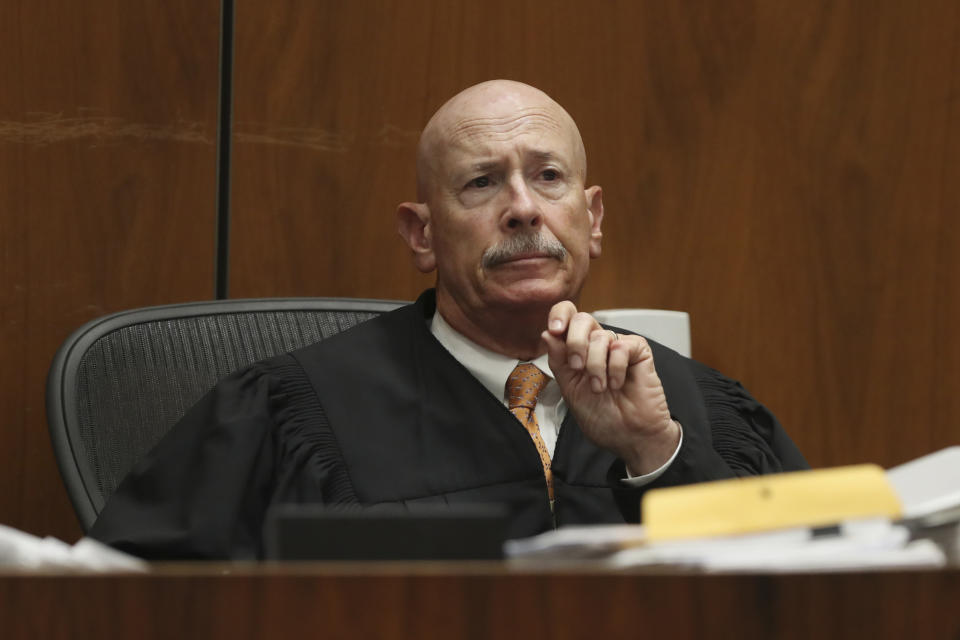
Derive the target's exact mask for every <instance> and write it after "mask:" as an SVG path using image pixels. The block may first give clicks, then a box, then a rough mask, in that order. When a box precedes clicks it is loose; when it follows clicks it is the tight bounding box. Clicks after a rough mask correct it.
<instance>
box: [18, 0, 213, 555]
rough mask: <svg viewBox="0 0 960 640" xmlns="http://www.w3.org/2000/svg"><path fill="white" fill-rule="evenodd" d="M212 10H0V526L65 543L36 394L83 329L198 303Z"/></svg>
mask: <svg viewBox="0 0 960 640" xmlns="http://www.w3.org/2000/svg"><path fill="white" fill-rule="evenodd" d="M218 32H219V2H217V1H216V0H204V1H203V2H196V1H194V0H182V1H175V2H160V1H150V2H136V3H129V2H123V1H121V0H92V1H90V2H82V3H77V2H52V1H50V2H33V1H30V2H27V1H20V0H7V1H5V2H3V3H2V5H0V59H2V60H4V64H2V65H0V86H2V87H3V91H0V291H2V293H0V362H2V366H0V415H2V416H3V417H2V420H0V523H2V524H6V525H10V526H14V527H18V528H21V529H25V530H28V531H32V532H35V533H38V534H41V535H54V536H56V537H59V538H61V539H64V540H68V541H73V540H74V539H75V538H76V537H77V536H78V535H79V533H80V529H79V526H78V525H77V522H76V518H75V516H74V515H73V510H72V508H71V506H70V505H69V502H68V500H67V497H66V492H65V490H64V489H63V485H62V481H61V479H60V475H59V472H58V471H57V468H56V466H55V463H54V458H53V454H52V449H51V445H50V438H49V436H48V432H47V426H46V420H45V412H44V381H45V377H46V373H47V367H48V366H49V364H50V361H51V359H52V357H53V354H54V352H55V350H56V348H57V347H58V346H59V344H60V343H61V342H62V341H63V339H64V338H66V337H67V335H68V334H69V333H70V332H71V331H72V330H73V329H75V328H77V327H78V326H79V325H81V324H82V323H84V322H85V321H87V320H89V319H91V318H94V317H96V316H99V315H102V314H104V313H108V312H111V311H116V310H119V309H124V308H129V307H136V306H142V305H149V304H160V303H166V302H174V301H182V300H188V299H198V298H209V297H211V296H212V293H213V273H212V271H213V263H214V260H213V247H214V235H213V222H214V213H215V212H214V206H215V205H214V194H215V135H216V125H215V123H216V106H217V86H218V81H217V55H218Z"/></svg>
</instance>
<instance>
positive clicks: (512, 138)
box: [425, 100, 602, 309]
mask: <svg viewBox="0 0 960 640" xmlns="http://www.w3.org/2000/svg"><path fill="white" fill-rule="evenodd" d="M457 116H458V117H454V118H450V121H449V122H448V123H445V126H444V127H443V129H442V136H441V137H440V141H441V142H440V143H439V144H437V145H435V153H433V154H432V157H431V159H430V162H429V165H430V173H431V175H430V176H429V180H428V184H429V187H428V193H427V194H425V195H426V201H427V206H428V208H429V213H430V215H429V224H428V230H427V232H428V234H429V238H430V244H431V248H432V251H433V258H434V259H435V261H436V268H437V271H438V277H437V287H438V295H439V296H443V295H449V296H450V297H451V298H452V299H454V300H455V301H456V302H457V303H458V305H459V306H460V307H461V308H462V309H476V308H490V307H501V308H508V307H511V306H514V307H516V306H524V305H530V304H538V305H539V304H553V303H555V302H558V301H560V300H566V299H576V298H577V297H578V296H579V293H580V289H581V288H582V286H583V283H584V280H585V279H586V276H587V271H588V268H589V261H590V258H592V257H597V256H598V255H599V254H600V218H601V216H602V205H601V203H600V190H599V188H598V187H592V188H591V189H588V190H584V173H585V167H584V160H583V153H582V147H581V146H580V143H579V137H578V134H575V131H573V130H571V128H572V126H573V125H572V122H568V121H569V116H566V114H565V113H563V112H562V111H560V110H559V109H557V108H552V107H551V105H549V104H539V105H537V104H534V105H532V106H531V105H529V104H526V105H523V104H517V103H516V101H513V100H501V101H499V102H497V103H495V104H493V105H486V110H485V111H484V112H483V113H482V115H481V114H478V113H477V112H476V111H472V112H471V111H470V110H465V111H464V112H463V113H459V114H457ZM588 199H589V200H590V201H591V202H588ZM591 209H593V210H591Z"/></svg>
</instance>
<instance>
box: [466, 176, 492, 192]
mask: <svg viewBox="0 0 960 640" xmlns="http://www.w3.org/2000/svg"><path fill="white" fill-rule="evenodd" d="M489 186H490V177H489V176H479V177H477V178H474V179H473V180H471V181H470V182H468V183H467V188H468V189H469V188H474V189H483V188H484V187H489Z"/></svg>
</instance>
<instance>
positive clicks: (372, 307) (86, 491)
mask: <svg viewBox="0 0 960 640" xmlns="http://www.w3.org/2000/svg"><path fill="white" fill-rule="evenodd" d="M405 304H409V302H406V301H400V300H375V299H364V298H238V299H228V300H211V301H202V302H187V303H181V304H169V305H160V306H153V307H142V308H138V309H131V310H127V311H120V312H117V313H113V314H110V315H106V316H103V317H100V318H96V319H94V320H91V321H90V322H87V323H86V324H84V325H83V326H82V327H80V328H79V329H77V330H76V331H74V332H73V333H72V334H70V336H69V337H68V338H67V339H66V340H65V341H64V342H63V344H62V345H61V347H60V348H59V349H58V350H57V353H56V355H55V356H54V358H53V361H52V363H51V365H50V371H49V374H48V376H47V388H46V408H47V423H48V426H49V429H50V437H51V440H52V443H53V450H54V455H55V456H56V459H57V465H58V467H59V468H60V474H61V476H62V477H63V481H64V484H65V485H66V488H67V494H68V495H69V497H70V501H71V502H72V503H73V507H74V510H75V511H76V513H77V517H78V518H79V520H80V523H81V525H82V526H83V529H84V531H88V530H89V529H90V527H91V526H92V525H93V522H94V521H95V520H96V518H97V515H98V513H99V512H98V509H97V507H96V502H95V497H94V496H95V495H96V494H95V493H94V490H93V487H96V486H97V477H96V474H95V473H94V470H93V469H92V468H91V466H90V465H89V463H88V460H87V459H85V458H83V457H82V456H79V455H78V454H77V450H78V449H79V446H78V445H80V443H81V442H82V440H81V438H80V433H79V421H78V420H77V419H76V416H78V415H79V411H78V404H77V403H78V398H77V394H76V389H77V382H78V371H79V368H80V366H81V364H82V362H83V358H84V355H85V354H86V353H87V351H88V350H89V349H90V348H91V347H92V346H93V345H94V344H96V343H97V341H98V340H100V339H101V338H103V337H104V336H107V335H109V334H110V333H112V332H114V331H117V330H119V329H122V328H125V327H130V326H135V325H138V324H143V323H148V322H158V321H164V320H174V319H183V318H191V317H197V316H216V315H230V314H249V313H271V312H284V311H287V312H296V311H328V312H338V311H342V312H373V313H377V312H379V313H386V312H388V311H392V310H394V309H396V308H397V307H399V306H402V305H405Z"/></svg>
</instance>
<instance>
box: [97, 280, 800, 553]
mask: <svg viewBox="0 0 960 640" xmlns="http://www.w3.org/2000/svg"><path fill="white" fill-rule="evenodd" d="M434 305H435V297H434V293H433V291H428V292H426V293H425V294H424V295H422V296H421V297H420V299H419V300H418V301H417V302H416V303H415V304H413V305H410V306H406V307H403V308H401V309H398V310H396V311H393V312H391V313H388V314H385V315H382V316H380V317H378V318H375V319H373V320H370V321H368V322H366V323H364V324H362V325H360V326H358V327H355V328H353V329H350V330H348V331H345V332H343V333H341V334H338V335H336V336H333V337H331V338H328V339H326V340H324V341H322V342H319V343H316V344H314V345H311V346H308V347H305V348H303V349H301V350H299V351H295V352H293V353H290V354H286V355H282V356H279V357H275V358H272V359H269V360H265V361H262V362H259V363H255V364H253V365H250V366H248V367H246V368H244V369H242V370H240V371H238V372H236V373H234V374H232V375H230V376H229V377H227V378H225V379H224V380H222V381H221V382H220V383H219V384H218V385H217V386H216V388H214V389H213V390H212V391H211V392H209V393H208V394H207V395H206V396H205V397H204V398H203V399H202V400H201V401H200V402H199V403H197V404H196V405H195V406H194V407H193V408H192V409H191V410H190V411H189V412H188V413H187V414H186V415H185V416H184V418H183V419H182V420H181V421H180V422H179V423H178V424H177V425H176V426H175V427H174V428H173V429H172V430H171V432H170V433H169V434H168V435H167V436H166V437H165V438H164V439H163V440H162V441H161V442H160V443H159V444H158V445H157V447H155V448H154V449H153V450H152V451H151V452H150V453H149V454H148V455H147V456H146V457H145V458H144V459H143V460H142V461H141V462H140V463H138V465H137V466H136V467H135V468H134V469H133V471H131V473H130V474H129V475H128V476H127V478H126V479H125V480H124V481H123V482H122V483H121V485H120V487H119V488H118V489H117V491H116V493H115V494H114V495H113V496H112V497H111V498H110V499H109V501H108V502H107V505H106V507H105V508H104V510H103V512H102V513H101V514H100V517H99V518H98V520H97V521H96V523H95V524H94V526H93V529H92V531H91V536H93V537H94V538H97V539H99V540H101V541H103V542H106V543H108V544H110V545H113V546H114V547H117V548H119V549H122V550H125V551H128V552H130V553H133V554H136V555H139V556H141V557H146V558H154V559H179V558H254V557H258V556H260V555H262V539H261V530H262V526H263V522H264V517H265V513H266V510H267V509H268V508H269V507H270V506H271V505H274V504H279V503H289V502H295V503H321V504H361V505H382V504H391V503H393V504H400V505H417V504H425V503H430V504H458V503H477V502H479V503H502V504H504V505H506V506H507V508H508V509H509V512H510V514H511V523H510V527H509V531H508V533H509V536H510V537H523V536H529V535H533V534H536V533H540V532H542V531H545V530H547V529H550V528H551V527H552V526H553V525H554V516H553V515H552V514H551V512H550V508H549V503H548V499H547V492H546V484H545V481H544V478H543V470H542V467H541V464H540V458H539V455H538V454H537V451H536V447H535V445H534V444H533V441H532V440H531V438H530V436H529V435H528V434H527V432H526V430H525V429H524V427H523V426H522V425H521V424H520V423H519V421H518V420H517V419H516V418H514V416H513V415H512V414H511V413H510V412H509V411H508V410H507V409H506V408H505V407H504V406H503V404H502V402H501V400H500V398H496V397H494V396H493V395H491V394H490V393H489V392H488V391H487V389H486V388H485V387H483V386H482V385H481V384H480V382H478V381H477V380H476V378H474V377H473V376H472V375H471V374H470V373H469V372H468V371H467V370H466V369H465V368H464V367H463V366H462V365H461V364H460V363H459V362H458V361H457V360H456V359H454V358H453V357H452V356H451V355H450V354H449V353H448V352H447V351H446V350H445V349H444V348H443V347H442V346H441V345H440V343H439V342H437V340H436V339H435V338H434V337H433V335H432V334H431V333H430V330H429V324H428V323H429V320H430V318H431V317H432V316H433V312H434ZM651 347H652V349H653V354H654V362H655V365H656V368H657V373H658V374H659V376H660V378H661V381H662V382H663V386H664V390H665V392H666V396H667V401H668V403H669V406H670V409H671V413H672V414H673V416H674V418H675V419H677V420H678V421H679V422H680V424H681V425H683V429H684V435H683V444H682V447H681V450H680V452H679V454H678V456H677V459H676V460H675V461H674V463H673V464H672V465H671V466H670V467H669V469H668V470H667V471H666V473H664V474H663V475H662V476H661V477H660V478H658V479H657V480H656V481H655V482H653V483H651V484H650V485H647V486H646V487H643V488H640V489H634V488H631V487H628V486H626V485H624V484H623V483H622V482H621V481H620V478H623V477H625V476H626V473H625V469H624V465H623V463H622V462H621V461H618V460H617V459H616V458H615V456H614V455H613V454H612V453H610V452H608V451H606V450H603V449H600V448H598V447H596V446H594V445H593V444H592V443H591V442H590V441H589V440H587V439H586V438H585V437H584V435H583V434H582V432H581V431H580V428H579V427H578V426H577V424H576V422H575V421H574V420H573V418H572V416H570V415H568V416H567V418H566V420H564V422H563V425H562V427H561V430H560V434H559V437H558V440H557V445H556V451H555V453H554V458H553V477H554V486H555V494H556V503H555V518H556V523H557V524H558V525H559V526H563V525H572V524H584V523H622V522H624V521H627V522H636V521H638V519H639V501H640V497H641V496H642V494H643V492H644V491H646V490H647V489H649V488H651V487H662V486H669V485H676V484H685V483H692V482H699V481H705V480H714V479H720V478H728V477H733V476H740V475H752V474H761V473H772V472H778V471H784V470H792V469H802V468H806V466H807V465H806V462H805V461H804V459H803V456H802V455H801V454H800V453H799V451H798V450H797V449H796V447H795V446H794V445H793V443H792V442H791V441H790V439H789V437H788V436H787V435H786V433H784V431H783V430H782V429H781V427H780V425H779V424H778V423H777V421H776V419H775V418H774V417H773V416H772V414H770V412H769V411H767V410H766V409H765V408H764V407H763V406H762V405H760V404H759V403H758V402H756V401H755V400H754V399H753V398H752V397H751V396H750V394H749V393H747V391H746V390H744V389H743V387H741V386H740V384H739V383H737V382H735V381H733V380H731V379H729V378H726V377H724V376H723V375H721V374H719V373H718V372H716V371H714V370H713V369H710V368H709V367H706V366H705V365H703V364H700V363H698V362H696V361H694V360H691V359H689V358H685V357H683V356H681V355H679V354H677V353H676V352H674V351H672V350H671V349H668V348H667V347H664V346H662V345H659V344H657V343H654V342H652V341H651Z"/></svg>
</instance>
